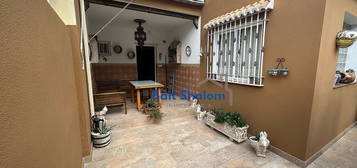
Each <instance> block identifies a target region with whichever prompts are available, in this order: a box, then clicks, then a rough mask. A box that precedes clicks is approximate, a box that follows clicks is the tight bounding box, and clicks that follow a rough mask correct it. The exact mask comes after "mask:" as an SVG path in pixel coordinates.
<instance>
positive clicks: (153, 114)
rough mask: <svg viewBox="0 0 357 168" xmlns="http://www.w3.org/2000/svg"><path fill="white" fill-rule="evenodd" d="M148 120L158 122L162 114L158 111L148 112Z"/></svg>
mask: <svg viewBox="0 0 357 168" xmlns="http://www.w3.org/2000/svg"><path fill="white" fill-rule="evenodd" d="M148 117H149V119H153V120H154V121H156V120H160V119H161V118H162V113H161V112H160V110H153V111H150V112H149V114H148Z"/></svg>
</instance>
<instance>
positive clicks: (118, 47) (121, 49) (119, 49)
mask: <svg viewBox="0 0 357 168" xmlns="http://www.w3.org/2000/svg"><path fill="white" fill-rule="evenodd" d="M113 50H114V52H115V53H117V54H120V53H121V52H122V51H123V48H122V47H121V46H120V45H115V46H114V47H113Z"/></svg>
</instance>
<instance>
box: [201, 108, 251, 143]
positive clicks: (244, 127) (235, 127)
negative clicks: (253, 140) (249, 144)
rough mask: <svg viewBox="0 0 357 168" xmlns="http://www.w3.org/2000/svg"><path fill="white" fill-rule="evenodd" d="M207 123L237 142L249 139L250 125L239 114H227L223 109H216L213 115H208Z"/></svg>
mask: <svg viewBox="0 0 357 168" xmlns="http://www.w3.org/2000/svg"><path fill="white" fill-rule="evenodd" d="M205 123H206V124H207V125H209V126H210V127H212V128H214V129H216V130H218V131H220V132H222V133H223V134H225V135H227V136H228V137H229V138H230V139H232V140H235V141H237V142H243V141H245V140H246V139H248V137H247V135H248V133H247V131H248V128H249V125H248V124H247V123H246V122H245V120H244V119H243V117H242V116H241V115H240V114H239V113H238V112H225V111H223V109H221V108H215V109H214V110H213V112H212V113H208V114H207V116H206V120H205Z"/></svg>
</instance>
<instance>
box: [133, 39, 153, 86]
mask: <svg viewBox="0 0 357 168" xmlns="http://www.w3.org/2000/svg"><path fill="white" fill-rule="evenodd" d="M136 53H137V58H136V63H137V71H138V80H152V81H155V66H156V64H155V47H152V46H136Z"/></svg>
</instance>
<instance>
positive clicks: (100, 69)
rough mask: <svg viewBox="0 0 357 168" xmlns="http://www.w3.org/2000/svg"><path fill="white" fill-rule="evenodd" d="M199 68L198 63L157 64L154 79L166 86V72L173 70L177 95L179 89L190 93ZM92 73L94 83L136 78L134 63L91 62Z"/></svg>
mask: <svg viewBox="0 0 357 168" xmlns="http://www.w3.org/2000/svg"><path fill="white" fill-rule="evenodd" d="M199 68H200V66H199V64H179V65H165V64H158V65H157V66H156V80H157V81H158V82H159V83H162V84H164V85H165V86H166V84H167V83H166V78H167V77H168V74H170V73H172V72H173V73H174V74H175V75H174V77H175V79H174V90H175V91H176V94H177V95H180V92H181V90H186V91H188V90H190V92H191V93H197V90H198V89H197V88H196V84H197V83H198V82H199V76H200V71H199ZM92 74H93V80H94V83H100V82H102V81H121V80H123V81H130V80H137V79H138V75H137V65H136V64H116V63H95V64H92ZM94 85H95V84H94Z"/></svg>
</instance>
